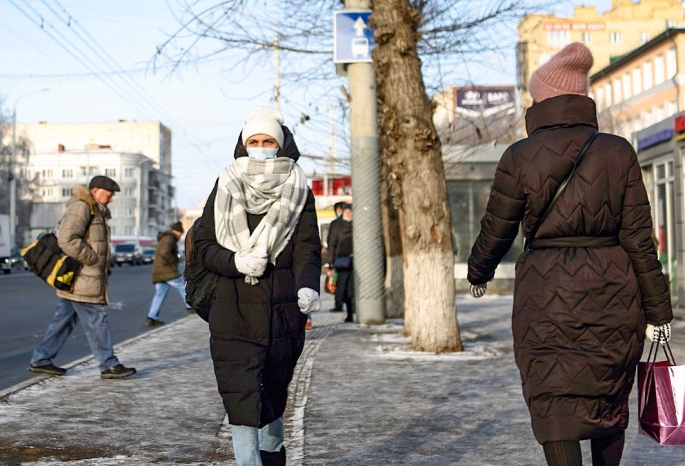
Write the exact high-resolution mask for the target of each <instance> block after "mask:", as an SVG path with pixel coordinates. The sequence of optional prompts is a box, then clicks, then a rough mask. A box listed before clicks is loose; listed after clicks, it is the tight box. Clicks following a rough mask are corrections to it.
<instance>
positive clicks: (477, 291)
mask: <svg viewBox="0 0 685 466" xmlns="http://www.w3.org/2000/svg"><path fill="white" fill-rule="evenodd" d="M487 289H488V284H487V283H483V284H482V285H471V289H470V291H471V296H473V297H474V298H480V297H481V296H483V295H484V294H485V292H486V291H487Z"/></svg>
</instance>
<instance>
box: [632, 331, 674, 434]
mask: <svg viewBox="0 0 685 466" xmlns="http://www.w3.org/2000/svg"><path fill="white" fill-rule="evenodd" d="M654 345H655V343H654V342H653V343H652V346H651V347H650V349H649V355H648V356H647V361H646V362H640V363H638V367H637V380H638V382H637V383H638V385H637V393H638V419H639V423H638V432H639V433H640V434H642V435H645V436H647V437H650V438H652V439H654V440H656V441H657V442H658V443H659V445H685V419H684V417H685V416H684V414H685V366H678V365H676V363H675V359H674V358H673V353H672V352H671V347H670V346H669V345H668V342H666V343H665V345H664V353H665V354H666V361H660V362H656V353H657V352H658V351H659V348H658V346H659V344H658V343H656V345H657V348H656V349H654ZM652 350H654V356H652Z"/></svg>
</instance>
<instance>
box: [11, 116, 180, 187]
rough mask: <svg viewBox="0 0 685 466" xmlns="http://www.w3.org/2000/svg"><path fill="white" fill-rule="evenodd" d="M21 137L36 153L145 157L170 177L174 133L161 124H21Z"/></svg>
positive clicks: (154, 122) (18, 130) (149, 122)
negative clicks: (98, 152) (106, 151)
mask: <svg viewBox="0 0 685 466" xmlns="http://www.w3.org/2000/svg"><path fill="white" fill-rule="evenodd" d="M20 136H23V137H25V138H26V139H27V140H29V141H30V142H31V152H34V153H41V152H53V151H72V150H84V149H88V150H95V149H110V150H113V151H116V152H127V153H133V154H142V155H145V156H147V157H149V158H150V159H151V160H152V161H153V163H154V164H155V168H157V169H158V170H161V171H162V172H164V173H169V174H170V173H171V130H170V129H169V128H167V127H166V126H164V125H163V124H161V123H160V122H158V121H143V122H138V121H126V120H119V121H118V122H114V123H109V122H105V123H46V122H40V123H35V124H19V125H17V137H20Z"/></svg>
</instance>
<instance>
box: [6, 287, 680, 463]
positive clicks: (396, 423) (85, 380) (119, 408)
mask: <svg viewBox="0 0 685 466" xmlns="http://www.w3.org/2000/svg"><path fill="white" fill-rule="evenodd" d="M324 298H325V304H324V308H325V309H328V308H330V307H332V297H331V296H330V295H325V296H324ZM457 306H458V315H459V323H460V326H461V336H462V339H463V340H464V344H465V349H466V351H464V352H462V353H458V354H449V355H431V354H425V353H415V352H412V351H410V350H409V340H408V339H406V338H404V337H403V336H402V327H401V325H400V324H401V322H390V323H389V324H387V325H383V326H378V327H363V326H358V325H355V324H345V323H342V320H343V319H344V317H345V314H344V313H335V314H332V313H329V312H320V313H317V314H314V328H313V330H311V331H309V332H308V334H307V337H308V338H307V343H306V346H305V350H304V353H303V355H302V358H301V359H300V363H299V364H298V367H297V369H296V372H295V375H294V379H293V382H292V384H291V390H290V398H289V403H288V408H287V411H286V443H287V447H288V464H290V465H297V464H305V465H323V464H326V465H340V466H342V465H387V464H403V465H474V466H480V465H541V466H542V465H544V464H545V463H544V457H543V454H542V449H541V447H540V446H539V445H538V444H537V443H536V442H535V439H534V438H533V434H532V432H531V429H530V424H529V418H528V411H527V409H526V407H525V404H524V402H523V398H522V396H521V388H520V379H519V374H518V371H517V369H516V367H515V364H514V358H513V351H512V348H511V347H512V338H511V330H510V314H511V297H509V296H504V297H500V296H488V295H486V296H485V297H484V298H481V299H480V300H475V299H473V298H470V297H468V298H467V297H465V296H460V297H458V298H457ZM673 334H674V337H673V340H672V348H673V349H674V352H675V356H676V359H677V360H678V361H679V362H684V361H685V348H684V342H685V324H683V323H682V322H676V323H674V331H673ZM208 338H209V332H208V330H207V324H206V323H204V322H203V321H202V320H201V319H199V318H198V317H189V318H187V319H183V320H181V321H178V322H175V323H173V324H171V325H168V326H164V327H160V328H159V329H155V330H153V331H151V332H148V333H147V334H145V335H144V336H142V337H139V338H137V339H134V340H131V341H129V342H127V343H125V344H123V345H121V346H118V347H117V350H116V352H117V354H118V355H119V356H120V357H121V360H122V361H124V362H125V364H126V365H131V366H133V367H136V368H137V369H138V371H139V372H138V374H136V375H135V376H133V377H131V378H129V379H124V380H113V381H104V380H101V379H100V378H99V371H98V368H97V364H95V363H94V361H92V360H91V361H87V362H85V363H81V364H77V365H76V366H75V367H73V368H72V369H70V370H69V372H68V374H67V375H66V376H65V377H53V378H49V379H46V380H43V381H41V382H39V383H37V384H34V385H32V386H30V387H28V388H23V389H20V390H18V391H17V392H16V393H14V394H12V395H9V396H7V397H5V398H3V399H2V400H0V464H7V465H18V464H24V465H62V464H69V465H98V466H99V465H148V464H155V465H172V464H191V465H218V464H222V465H230V464H234V463H233V462H232V453H231V442H230V431H231V429H230V427H229V426H227V425H225V423H224V420H225V414H224V410H223V406H222V404H221V399H220V397H219V395H218V393H217V391H216V381H215V379H214V373H213V369H212V362H211V358H210V355H209V349H208ZM35 380H41V378H36V379H35ZM636 407H637V400H636V396H635V390H634V393H633V399H632V401H631V409H632V412H631V415H632V416H633V420H635V411H636ZM584 453H585V464H586V465H590V464H591V461H590V458H589V451H588V448H587V446H586V445H584ZM229 458H230V460H229ZM622 464H623V465H624V466H637V465H662V464H670V465H685V447H680V446H679V447H661V446H659V445H657V444H656V443H655V442H653V441H652V440H650V439H648V438H646V437H642V436H638V435H637V426H636V425H635V424H634V423H633V424H632V425H631V426H630V427H629V429H628V432H627V441H626V449H625V455H624V461H623V462H622Z"/></svg>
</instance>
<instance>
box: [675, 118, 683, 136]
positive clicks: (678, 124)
mask: <svg viewBox="0 0 685 466" xmlns="http://www.w3.org/2000/svg"><path fill="white" fill-rule="evenodd" d="M683 131H685V115H680V116H678V117H676V118H675V132H676V133H682V132H683Z"/></svg>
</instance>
